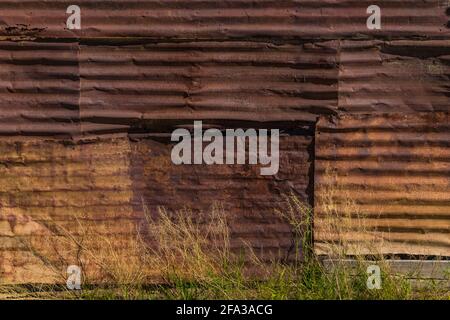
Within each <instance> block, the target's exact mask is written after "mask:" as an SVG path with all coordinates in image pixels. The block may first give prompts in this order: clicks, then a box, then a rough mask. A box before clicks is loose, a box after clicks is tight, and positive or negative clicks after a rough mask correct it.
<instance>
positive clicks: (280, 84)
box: [80, 41, 338, 130]
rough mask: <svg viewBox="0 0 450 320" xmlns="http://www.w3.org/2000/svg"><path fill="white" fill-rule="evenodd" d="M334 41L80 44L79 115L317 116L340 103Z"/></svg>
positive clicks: (114, 119)
mask: <svg viewBox="0 0 450 320" xmlns="http://www.w3.org/2000/svg"><path fill="white" fill-rule="evenodd" d="M336 45H337V44H336V42H334V41H330V42H320V43H305V44H302V45H290V44H283V45H274V44H269V43H261V42H195V43H191V42H190V43H180V44H177V43H158V44H143V45H133V46H81V48H80V75H81V100H80V107H81V117H82V119H83V120H84V121H91V122H97V123H99V125H98V128H95V127H92V128H90V129H91V130H96V129H99V130H102V127H106V129H113V128H114V127H112V126H111V124H112V125H114V124H115V125H116V126H117V127H118V130H122V129H123V125H128V126H136V125H137V124H138V123H139V122H141V123H142V122H144V123H145V121H147V122H149V121H151V120H152V121H158V120H177V119H178V120H183V119H205V120H206V119H217V120H240V121H261V122H266V121H283V120H285V121H294V120H306V121H310V122H314V121H315V119H316V116H317V114H323V113H325V114H329V113H332V112H333V110H335V109H336V107H337V75H338V69H337V68H336V53H337V51H336ZM160 122H161V121H160ZM100 124H103V126H101V125H100ZM107 124H110V126H106V125H107ZM86 130H88V129H86Z"/></svg>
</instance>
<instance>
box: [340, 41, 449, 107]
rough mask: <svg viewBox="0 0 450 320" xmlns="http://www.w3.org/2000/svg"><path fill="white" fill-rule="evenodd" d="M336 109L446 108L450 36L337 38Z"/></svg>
mask: <svg viewBox="0 0 450 320" xmlns="http://www.w3.org/2000/svg"><path fill="white" fill-rule="evenodd" d="M339 49H340V50H339V59H338V60H339V110H341V111H343V112H349V113H355V112H356V113H361V112H363V113H372V112H394V113H395V112H429V111H449V110H450V103H449V95H450V86H449V83H450V41H449V40H426V41H413V40H399V41H375V40H371V41H341V42H340V47H339Z"/></svg>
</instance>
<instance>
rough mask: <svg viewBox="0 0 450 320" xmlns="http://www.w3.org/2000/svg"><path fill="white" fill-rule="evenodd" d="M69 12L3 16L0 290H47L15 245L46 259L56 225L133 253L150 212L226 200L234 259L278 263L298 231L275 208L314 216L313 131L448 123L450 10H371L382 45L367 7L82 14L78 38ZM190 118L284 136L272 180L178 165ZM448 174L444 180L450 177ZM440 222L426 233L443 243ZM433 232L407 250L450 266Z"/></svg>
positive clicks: (156, 5)
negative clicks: (245, 254) (175, 135)
mask: <svg viewBox="0 0 450 320" xmlns="http://www.w3.org/2000/svg"><path fill="white" fill-rule="evenodd" d="M72 4H74V3H72V1H65V0H64V1H63V0H61V1H34V0H21V1H19V0H16V1H7V0H0V76H1V77H0V135H1V136H2V138H1V139H0V149H1V150H3V149H5V152H4V153H3V155H2V156H0V157H1V159H0V170H1V171H2V172H4V178H3V179H4V182H2V184H1V188H2V191H1V192H0V197H1V198H0V199H1V200H0V201H1V202H0V210H1V212H2V213H5V214H4V215H3V214H2V216H1V219H2V220H3V222H2V225H1V228H0V230H1V234H2V235H1V237H2V239H3V240H2V246H1V251H0V270H1V271H2V281H7V282H30V281H37V282H39V281H40V280H41V281H46V279H48V278H46V277H49V276H50V274H48V273H46V272H47V271H48V270H47V269H45V268H44V266H42V265H40V262H39V259H38V260H36V257H34V258H33V257H32V256H30V254H31V253H30V252H29V250H26V249H27V248H24V247H23V243H22V244H21V243H19V242H18V241H20V240H21V239H22V238H24V237H25V238H26V239H28V238H29V239H33V241H35V243H36V244H38V245H39V246H42V247H43V249H45V250H47V249H48V250H53V249H54V248H53V249H52V248H51V245H50V244H51V243H53V242H54V241H53V240H52V241H50V240H51V239H53V237H49V235H52V232H51V230H48V227H46V225H45V223H44V222H45V220H46V218H49V217H50V218H52V219H53V218H56V219H57V220H58V219H59V220H61V221H62V222H63V223H65V224H67V225H68V226H70V225H71V224H72V225H73V224H74V221H75V218H74V217H76V216H78V215H85V216H86V217H84V218H85V219H88V218H87V217H92V224H91V225H92V226H94V225H96V226H98V228H99V230H101V231H102V230H103V231H104V234H105V235H106V236H107V237H111V239H112V240H113V241H114V242H115V243H117V244H118V245H119V246H122V247H126V246H127V245H128V244H127V241H130V239H131V238H132V237H134V236H135V233H136V231H135V230H136V227H137V226H139V223H140V221H142V219H143V214H142V199H144V202H145V203H146V205H148V206H149V208H150V209H151V210H153V211H155V210H156V207H157V206H158V205H164V206H167V207H170V208H173V209H177V208H180V207H181V206H184V205H186V204H187V205H191V206H192V207H194V209H196V210H206V209H207V207H208V206H209V204H211V203H212V202H214V201H216V200H219V201H222V202H224V204H225V206H226V209H227V211H228V212H229V214H230V215H232V216H234V217H236V220H235V223H234V225H233V234H234V238H233V241H235V245H236V247H239V245H238V244H237V241H238V239H239V238H241V237H242V238H244V239H246V240H248V241H249V243H251V245H252V246H253V247H254V248H257V249H264V251H265V252H267V253H268V255H269V256H270V255H271V254H272V253H274V252H276V251H281V252H282V254H286V253H287V252H288V251H289V246H290V244H291V240H292V239H291V238H290V237H291V235H290V231H289V228H288V226H287V225H285V224H283V223H281V222H280V221H279V220H278V219H277V218H275V217H274V216H273V209H274V208H275V207H277V206H279V205H280V204H281V201H282V196H281V195H282V194H283V193H285V192H289V191H291V190H293V191H294V192H295V193H296V194H298V195H299V197H300V198H301V199H302V200H304V201H305V202H309V203H310V204H311V205H312V204H313V198H314V188H313V176H314V169H313V167H314V143H316V152H318V154H320V153H321V152H323V149H322V147H320V146H319V145H318V142H321V141H322V138H321V137H320V136H316V138H315V139H314V125H315V123H316V120H317V118H318V117H319V116H327V117H333V116H338V115H339V114H340V113H360V114H375V113H380V112H381V113H386V112H389V113H398V112H401V113H408V114H409V113H414V112H417V111H426V112H435V111H442V112H448V111H450V103H449V96H450V95H449V93H450V87H449V85H448V83H449V74H450V72H449V66H450V63H449V57H450V42H449V41H450V29H449V28H448V24H449V22H448V20H449V14H450V11H449V9H448V2H447V1H443V0H424V1H415V0H414V1H413V0H411V1H403V0H381V1H377V5H379V6H380V7H381V8H382V29H381V30H368V29H367V27H366V19H367V16H368V14H367V13H366V8H367V7H368V6H369V5H371V4H372V1H365V0H364V1H354V0H336V1H315V0H314V1H313V0H298V1H290V0H285V1H279V0H257V1H253V0H233V1H218V0H198V1H197V0H189V1H187V0H172V1H168V0H165V1H153V0H143V1H131V0H130V1H122V0H120V1H118V0H117V1H116V0H113V1H101V0H96V1H92V0H80V1H77V3H76V4H77V5H79V6H80V7H81V17H82V21H81V24H82V30H80V31H77V30H68V29H66V19H67V17H68V14H66V9H67V7H68V6H69V5H72ZM366 117H367V118H368V119H369V118H370V117H368V116H366ZM361 119H364V118H361ZM374 119H375V118H374ZM193 120H204V122H205V123H207V124H208V125H210V126H213V127H219V128H227V127H230V128H238V127H243V128H248V127H265V128H279V129H281V130H282V135H283V138H282V144H281V148H282V150H281V157H282V161H281V164H280V173H279V174H278V175H277V176H275V177H272V178H270V177H264V178H263V177H259V176H258V175H257V174H256V168H252V167H246V166H221V167H217V168H216V167H196V166H188V167H175V166H173V165H171V163H170V158H168V156H169V150H170V143H169V141H168V138H167V137H168V136H169V135H170V133H171V132H172V130H173V129H174V127H175V126H188V125H189V124H192V121H193ZM447 120H448V118H447ZM321 121H322V122H323V121H324V120H321ZM333 121H334V120H331V123H332V122H333ZM336 121H338V120H336ZM339 121H340V120H339ZM355 121H356V120H355ZM322 122H321V123H322ZM362 125H364V124H362ZM412 128H415V127H414V126H412ZM320 130H322V129H320ZM414 130H415V129H414ZM423 130H428V129H423ZM319 132H320V131H319ZM36 136H37V137H38V138H36ZM330 139H331V138H330ZM398 139H399V141H400V140H401V138H398ZM430 139H431V138H430ZM314 140H315V142H314ZM432 141H434V140H432ZM327 143H328V142H327ZM371 143H375V142H371ZM325 145H327V144H325ZM353 147H354V146H353ZM447 147H448V146H447ZM441 148H442V149H443V151H442V152H446V150H448V149H446V148H445V147H443V146H441ZM350 149H351V148H350ZM345 150H347V149H345ZM377 150H378V149H376V150H375V151H377ZM417 150H422V149H420V148H416V149H412V151H411V155H414V154H415V152H419V151H417ZM423 150H427V149H423ZM347 151H348V150H347ZM375 151H374V152H375ZM349 152H350V151H349ZM350 154H351V153H350ZM405 157H406V156H405ZM323 161H325V160H321V159H319V161H318V162H317V165H316V166H317V168H319V169H318V170H319V171H316V177H318V176H319V177H320V175H321V173H320V170H321V169H320V168H321V166H322V164H323ZM327 161H328V160H327ZM329 162H330V164H331V165H332V166H333V165H335V162H333V161H329ZM444 162H445V161H444ZM445 168H446V167H445V164H442V166H438V167H435V170H437V171H436V172H435V176H434V177H436V179H442V181H444V179H446V178H448V173H447V172H446V171H445V170H446V169H445ZM439 170H442V171H439ZM407 173H409V171H407ZM437 177H440V178H437ZM319 185H320V183H319ZM405 188H406V187H405ZM433 188H434V187H433ZM439 188H440V187H439ZM405 190H406V189H405ZM433 190H434V191H433V192H438V191H437V190H435V189H433ZM316 192H318V190H316ZM399 192H400V191H399ZM439 192H444V191H439ZM394 194H397V193H393V196H394ZM430 194H434V193H430ZM409 197H411V196H409ZM364 199H365V198H364ZM316 200H317V199H316ZM410 201H411V206H413V203H416V204H417V206H416V208H422V206H421V202H420V201H419V200H417V199H412V200H410ZM444 207H445V206H444ZM433 208H434V207H433ZM416 210H419V209H416ZM427 210H428V209H427ZM429 210H431V209H429ZM433 212H434V211H433ZM442 217H444V218H440V220H439V219H435V220H433V221H434V222H433V223H435V224H434V225H436V223H437V225H440V223H443V227H442V228H446V226H447V227H448V217H446V216H445V215H443V216H442ZM427 219H428V218H427ZM427 219H422V220H420V221H422V222H426V223H428V222H427V221H428V220H430V219H428V220H427ZM124 220H126V222H124ZM388 220H389V218H385V219H384V220H380V221H384V222H386V221H388ZM87 221H90V220H89V219H88V220H87ZM395 221H400V220H398V219H397V220H395ZM402 221H403V220H402ZM405 221H406V220H405ZM436 221H439V222H436ZM384 222H383V223H384ZM380 223H381V222H380ZM405 223H406V222H405ZM407 223H409V224H407V226H409V225H410V224H411V221H409V222H407ZM430 223H431V222H430ZM88 225H89V223H88ZM21 226H23V227H21ZM103 226H105V227H104V228H103ZM427 226H429V224H424V225H423V227H419V228H418V229H420V228H422V229H423V230H428V229H427V228H428V227H427ZM42 228H43V229H42ZM46 228H47V229H46ZM436 228H437V227H436ZM436 228H435V229H436ZM41 229H42V230H43V231H42V230H41ZM416 229H417V228H416ZM418 229H417V230H418ZM422 229H421V230H422ZM39 230H41V231H39ZM433 230H434V229H433ZM439 230H440V231H438V232H437V233H438V237H441V238H439V239H440V240H433V239H434V238H433V237H432V236H431V237H428V238H427V237H422V238H421V240H420V241H422V242H420V244H419V245H413V244H411V245H408V246H403V247H402V248H403V249H404V250H403V249H402V250H403V251H404V252H409V253H414V254H417V253H418V252H423V253H425V254H438V253H439V252H440V253H441V254H442V252H444V253H446V251H445V248H444V249H442V246H444V244H446V245H448V242H445V239H444V240H442V236H444V237H445V233H444V232H442V230H441V229H439ZM103 231H102V232H103ZM40 234H45V235H47V236H46V237H41V238H39V237H35V236H39V235H40ZM116 234H118V235H117V237H119V238H120V239H119V238H116ZM433 234H435V233H433ZM119 235H122V236H119ZM27 237H28V238H27ZM39 239H42V241H40V240H39ZM318 239H320V237H319V238H318ZM424 239H429V243H430V244H426V241H427V240H424ZM119 240H120V241H119ZM433 241H434V242H433ZM439 241H440V243H441V246H440V247H439V246H437V245H435V242H439ZM60 245H63V244H60ZM424 248H428V249H429V250H428V249H426V250H425V249H424ZM436 248H440V249H436ZM416 249H417V250H416ZM67 250H68V252H67V254H68V255H69V256H70V255H71V254H72V255H73V250H74V249H73V248H68V249H67ZM427 250H428V251H427ZM439 250H440V251H439ZM45 270H47V271H45ZM42 272H44V274H43V275H40V273H42Z"/></svg>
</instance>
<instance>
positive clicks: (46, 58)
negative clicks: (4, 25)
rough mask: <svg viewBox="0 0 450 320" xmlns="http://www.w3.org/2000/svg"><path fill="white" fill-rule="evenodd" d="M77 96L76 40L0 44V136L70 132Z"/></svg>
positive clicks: (73, 126) (75, 121) (73, 129)
mask: <svg viewBox="0 0 450 320" xmlns="http://www.w3.org/2000/svg"><path fill="white" fill-rule="evenodd" d="M78 100H79V72H78V44H74V43H37V42H20V43H17V42H9V41H1V42H0V135H65V136H68V135H73V134H74V133H76V132H78V131H79V129H80V128H79V103H78V102H79V101H78Z"/></svg>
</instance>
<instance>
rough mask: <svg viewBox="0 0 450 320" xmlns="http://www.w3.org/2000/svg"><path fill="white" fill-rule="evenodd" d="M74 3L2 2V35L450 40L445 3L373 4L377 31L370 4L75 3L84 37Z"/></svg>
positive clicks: (261, 0) (310, 0) (265, 0)
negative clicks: (72, 11)
mask: <svg viewBox="0 0 450 320" xmlns="http://www.w3.org/2000/svg"><path fill="white" fill-rule="evenodd" d="M72 4H74V3H73V2H72V1H69V0H66V1H56V0H53V1H45V2H43V1H35V0H25V1H24V0H2V1H0V11H1V12H2V17H1V18H0V36H4V37H9V38H17V37H19V38H20V37H23V38H28V39H30V38H71V39H75V38H77V39H78V38H93V37H94V38H95V37H100V38H105V37H106V38H107V37H110V38H115V37H150V38H165V39H168V38H173V39H231V38H245V39H249V38H261V37H267V38H321V39H325V38H326V39H334V38H337V37H354V36H355V34H356V35H359V36H362V37H364V36H370V37H390V38H393V37H394V38H395V37H398V38H399V37H424V38H429V37H436V38H443V37H448V36H449V35H450V30H449V29H448V28H447V24H448V11H447V12H446V10H447V7H448V4H446V3H445V2H444V1H443V0H424V1H416V0H408V1H404V0H379V1H377V2H376V4H377V5H379V6H380V7H381V8H382V21H383V27H382V29H381V30H368V29H367V27H366V19H367V17H368V14H367V13H366V9H367V7H368V6H370V5H372V4H374V3H373V1H370V0H335V1H317V0H297V1H295V0H284V1H279V0H258V1H253V0H233V1H230V0H228V1H217V0H198V1H197V0H196V1H192V0H179V1H169V0H164V1H155V0H145V1H136V0H120V1H119V0H114V1H91V0H79V1H77V2H76V4H77V5H79V6H80V7H81V8H82V30H81V31H71V30H67V29H66V25H65V22H66V19H67V17H68V15H67V14H66V8H67V7H68V6H69V5H72Z"/></svg>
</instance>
